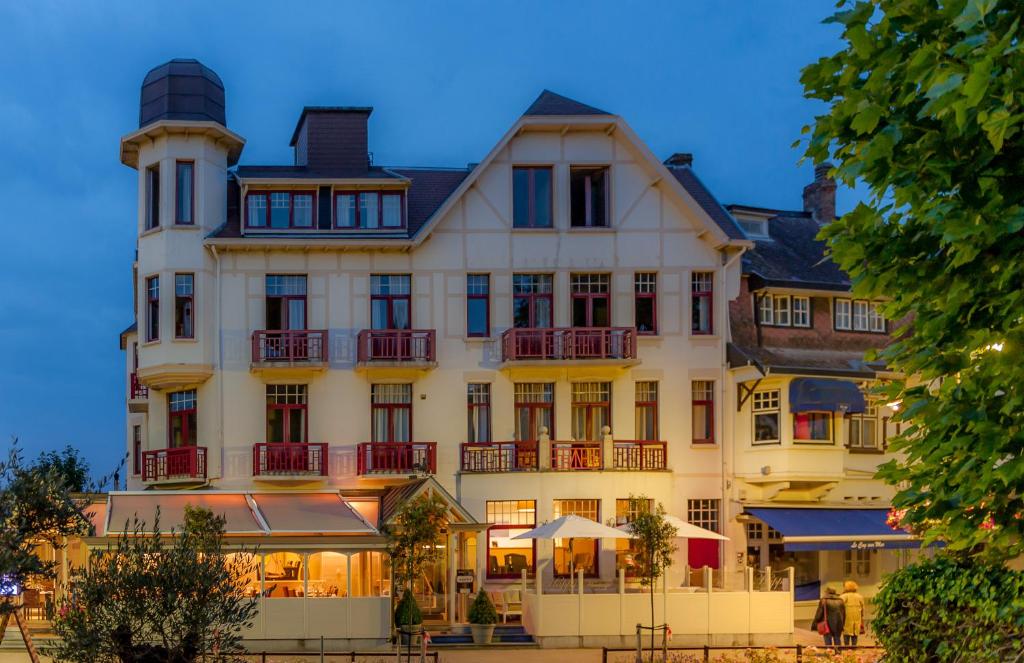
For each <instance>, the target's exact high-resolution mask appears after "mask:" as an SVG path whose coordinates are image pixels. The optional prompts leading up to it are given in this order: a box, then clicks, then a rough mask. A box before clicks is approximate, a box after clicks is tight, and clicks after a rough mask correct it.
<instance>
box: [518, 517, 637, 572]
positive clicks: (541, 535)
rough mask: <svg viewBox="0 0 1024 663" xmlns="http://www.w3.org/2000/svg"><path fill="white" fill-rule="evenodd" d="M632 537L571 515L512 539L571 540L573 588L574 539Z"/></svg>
mask: <svg viewBox="0 0 1024 663" xmlns="http://www.w3.org/2000/svg"><path fill="white" fill-rule="evenodd" d="M630 536H631V535H630V534H629V533H628V532H624V531H622V530H621V529H616V528H614V527H608V526H607V525H602V524H601V523H596V522H594V521H593V520H590V519H589V518H582V517H580V516H571V515H570V516H562V517H561V518H556V519H555V520H552V521H551V522H550V523H545V524H543V525H541V526H540V527H535V528H533V529H531V530H529V531H527V532H523V533H522V534H517V535H516V536H513V537H512V538H513V539H549V540H550V539H569V578H570V580H569V582H570V587H571V586H572V578H573V572H574V569H573V555H572V540H573V539H628V538H630Z"/></svg>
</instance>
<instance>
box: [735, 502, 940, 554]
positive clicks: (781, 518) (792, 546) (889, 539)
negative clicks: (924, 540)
mask: <svg viewBox="0 0 1024 663" xmlns="http://www.w3.org/2000/svg"><path fill="white" fill-rule="evenodd" d="M746 513H748V514H750V515H751V516H754V517H755V518H757V519H758V520H760V521H762V522H764V523H765V524H767V525H768V526H769V527H771V528H772V529H774V530H777V531H778V532H779V533H781V534H782V543H783V544H784V545H785V549H786V550H791V551H799V550H891V549H895V548H917V547H920V545H921V542H920V541H919V540H918V539H915V538H914V537H913V536H911V535H910V534H907V533H906V532H903V531H901V530H893V529H892V528H891V527H889V525H887V524H886V522H885V521H886V518H887V517H888V514H889V510H888V509H825V508H807V509H799V508H775V507H748V508H747V509H746Z"/></svg>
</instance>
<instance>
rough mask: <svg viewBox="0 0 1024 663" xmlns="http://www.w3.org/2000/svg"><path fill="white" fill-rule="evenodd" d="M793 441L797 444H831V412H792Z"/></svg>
mask: <svg viewBox="0 0 1024 663" xmlns="http://www.w3.org/2000/svg"><path fill="white" fill-rule="evenodd" d="M793 440H794V441H797V442H831V441H832V413H831V412H794V413H793Z"/></svg>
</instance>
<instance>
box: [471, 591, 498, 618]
mask: <svg viewBox="0 0 1024 663" xmlns="http://www.w3.org/2000/svg"><path fill="white" fill-rule="evenodd" d="M469 623H470V624H497V623H498V611H497V610H495V609H494V604H493V603H491V599H490V597H489V596H487V592H485V591H484V590H483V589H481V590H480V591H479V592H477V594H476V598H475V599H473V603H472V605H470V606H469Z"/></svg>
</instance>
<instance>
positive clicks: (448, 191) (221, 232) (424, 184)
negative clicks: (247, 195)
mask: <svg viewBox="0 0 1024 663" xmlns="http://www.w3.org/2000/svg"><path fill="white" fill-rule="evenodd" d="M236 170H237V171H238V172H239V176H240V177H268V178H269V177H280V178H281V179H293V180H294V179H302V178H304V177H305V178H310V179H317V178H329V177H332V175H324V174H322V173H314V171H309V170H308V169H305V168H303V167H301V166H239V167H238V168H237V169H236ZM299 170H302V171H304V172H301V173H300V172H297V171H299ZM469 172H470V171H469V169H468V168H412V167H406V166H402V167H396V168H387V167H383V166H374V167H373V168H372V169H371V174H370V175H366V176H367V177H391V178H394V179H396V180H399V179H400V178H404V179H407V180H409V181H410V184H409V190H408V194H407V197H408V200H407V201H406V202H407V205H408V210H407V221H408V224H407V228H406V230H404V231H402V232H400V233H387V232H382V231H379V230H376V231H367V232H365V233H357V232H352V231H348V232H346V233H345V235H344V236H345V237H346V238H351V237H374V238H378V239H409V238H412V237H415V236H416V234H417V233H418V232H419V231H420V229H421V228H422V227H423V226H424V224H426V222H427V220H428V219H430V217H431V216H432V215H433V214H434V212H436V211H437V210H438V208H440V207H441V205H443V204H444V202H445V201H446V200H448V197H449V196H451V195H452V193H453V192H454V191H455V189H457V188H458V186H459V185H460V184H461V183H462V181H463V180H464V179H466V176H468V175H469ZM373 173H378V174H376V175H374V174H373ZM338 177H343V176H341V175H338ZM227 186H228V207H227V220H226V222H225V223H224V224H223V225H222V226H221V227H219V228H217V229H216V230H214V231H213V232H212V233H210V235H209V236H210V237H213V238H218V239H232V238H239V237H242V229H241V223H242V219H241V210H239V208H238V196H239V187H238V181H237V180H236V179H234V178H231V179H230V180H229V181H228V185H227ZM268 236H270V237H273V236H274V235H268V234H266V233H261V234H260V235H259V237H268ZM302 236H303V237H310V238H312V237H338V235H337V234H334V233H331V232H329V231H315V230H311V231H310V232H308V233H306V234H304V235H302ZM288 237H297V235H296V234H295V233H288Z"/></svg>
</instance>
